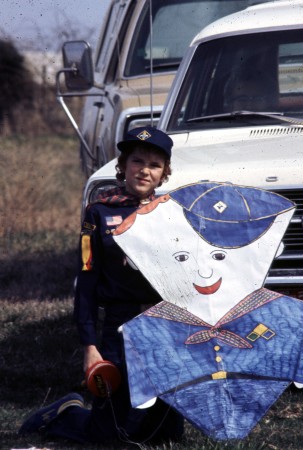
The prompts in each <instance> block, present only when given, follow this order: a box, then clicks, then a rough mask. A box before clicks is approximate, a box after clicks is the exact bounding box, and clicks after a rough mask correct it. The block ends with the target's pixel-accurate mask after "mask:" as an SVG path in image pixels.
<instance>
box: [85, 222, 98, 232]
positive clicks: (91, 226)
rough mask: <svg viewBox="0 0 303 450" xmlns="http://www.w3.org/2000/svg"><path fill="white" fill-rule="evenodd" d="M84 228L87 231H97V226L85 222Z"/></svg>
mask: <svg viewBox="0 0 303 450" xmlns="http://www.w3.org/2000/svg"><path fill="white" fill-rule="evenodd" d="M83 228H84V229H85V230H90V231H94V230H95V229H96V225H93V224H92V223H89V222H84V223H83Z"/></svg>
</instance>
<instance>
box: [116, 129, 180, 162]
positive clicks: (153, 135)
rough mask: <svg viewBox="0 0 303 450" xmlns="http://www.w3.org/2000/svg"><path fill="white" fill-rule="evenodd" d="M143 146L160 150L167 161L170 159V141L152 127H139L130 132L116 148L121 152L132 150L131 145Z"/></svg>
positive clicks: (171, 143) (166, 136)
mask: <svg viewBox="0 0 303 450" xmlns="http://www.w3.org/2000/svg"><path fill="white" fill-rule="evenodd" d="M138 143H140V144H144V145H147V146H149V145H150V146H153V147H157V148H158V149H159V150H162V151H163V152H164V153H165V154H166V156H167V157H168V159H170V158H171V149H172V146H173V141H172V139H171V138H170V137H169V136H168V135H167V134H166V133H164V132H163V131H161V130H157V128H153V127H140V128H134V129H132V130H130V131H129V132H128V133H127V135H126V137H125V139H124V141H121V142H118V144H117V147H118V149H119V150H120V151H121V152H124V151H127V150H129V149H130V148H132V146H133V144H138Z"/></svg>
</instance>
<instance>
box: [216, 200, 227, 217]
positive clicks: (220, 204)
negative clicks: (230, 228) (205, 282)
mask: <svg viewBox="0 0 303 450" xmlns="http://www.w3.org/2000/svg"><path fill="white" fill-rule="evenodd" d="M213 208H214V209H215V210H216V211H217V212H218V213H220V214H222V213H223V212H224V211H225V210H226V208H227V205H226V204H225V203H224V202H221V201H219V202H217V203H216V204H215V205H214V206H213Z"/></svg>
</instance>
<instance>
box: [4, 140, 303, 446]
mask: <svg viewBox="0 0 303 450" xmlns="http://www.w3.org/2000/svg"><path fill="white" fill-rule="evenodd" d="M77 148H78V144H77V141H76V140H75V139H72V138H54V137H48V136H44V137H43V136H42V137H37V138H25V137H22V136H21V137H11V138H5V139H2V145H1V150H0V151H1V158H0V188H1V193H2V196H1V199H0V225H1V226H0V251H1V253H0V448H1V449H3V450H9V449H13V448H14V449H15V448H17V449H21V448H27V449H28V448H31V447H37V448H47V449H51V450H64V449H74V450H78V449H83V448H85V449H86V450H87V449H89V450H94V449H97V448H98V449H108V450H111V449H112V450H114V449H118V450H124V449H128V448H134V446H131V445H129V444H126V443H123V442H118V441H117V442H115V443H113V444H112V445H111V446H109V445H107V446H100V445H99V446H97V445H96V446H93V445H91V446H82V445H77V444H74V443H70V442H62V441H53V440H49V439H43V438H42V437H41V436H39V435H30V436H28V437H19V436H18V435H17V430H18V428H19V426H20V425H21V423H22V421H23V419H24V418H25V417H26V416H27V415H28V414H29V413H30V412H31V411H33V410H36V409H37V408H39V407H41V406H43V405H45V404H48V403H50V402H52V401H54V400H56V399H57V398H58V397H60V396H62V395H65V394H66V393H68V392H71V391H77V392H81V393H82V394H83V395H84V398H85V400H86V402H87V405H88V406H89V404H90V400H91V398H90V394H89V393H88V392H86V391H83V388H82V387H81V381H82V377H83V374H82V352H81V349H80V347H79V345H78V338H77V333H76V330H75V327H74V324H73V321H72V303H73V299H72V297H73V279H74V275H75V266H76V248H77V243H78V232H79V225H80V201H81V194H82V188H83V184H84V178H83V176H82V174H81V171H80V163H79V160H78V152H77ZM302 396H303V392H301V391H300V390H297V389H288V390H287V391H286V392H285V393H284V394H283V395H282V396H281V398H280V399H279V400H278V402H277V403H276V404H275V405H274V406H273V407H272V408H271V409H270V410H269V411H268V413H267V414H266V416H265V417H264V418H263V419H262V420H261V421H260V423H259V424H258V425H257V426H256V427H255V428H254V429H253V430H252V432H251V433H250V435H249V436H248V437H247V438H246V439H243V440H241V441H230V442H216V441H213V440H211V439H209V438H207V437H205V436H204V435H203V434H201V433H200V432H199V431H197V430H195V429H194V428H193V427H192V426H191V425H189V424H186V433H185V437H184V441H183V442H182V443H180V444H162V445H159V446H154V447H151V446H148V445H145V447H144V448H146V449H152V448H153V449H159V450H168V449H172V448H173V449H176V450H206V449H207V450H209V449H213V450H223V449H225V450H259V449H260V450H261V449H268V450H269V449H271V450H276V449H277V450H286V449H296V450H298V449H302V448H303V427H302V424H303V411H302Z"/></svg>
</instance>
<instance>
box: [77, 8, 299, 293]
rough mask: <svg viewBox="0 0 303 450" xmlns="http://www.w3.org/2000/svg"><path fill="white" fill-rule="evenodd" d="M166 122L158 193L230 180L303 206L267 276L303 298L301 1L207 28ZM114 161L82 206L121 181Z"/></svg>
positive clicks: (190, 54) (189, 56)
mask: <svg viewBox="0 0 303 450" xmlns="http://www.w3.org/2000/svg"><path fill="white" fill-rule="evenodd" d="M159 128H161V129H162V130H164V131H166V132H167V133H169V135H170V136H171V137H172V139H173V140H174V148H173V157H172V167H173V174H172V176H171V177H170V180H169V182H168V183H166V184H164V185H163V186H161V188H160V191H159V193H164V192H165V191H168V190H171V189H174V188H176V187H177V186H180V185H184V184H187V183H191V182H195V181H198V180H210V181H230V182H232V183H236V184H243V185H247V186H257V187H262V188H265V189H268V190H271V191H274V192H278V193H280V194H282V195H283V196H285V197H287V198H289V199H291V200H293V201H294V202H295V203H296V204H297V209H296V213H295V215H294V217H293V220H292V222H291V224H290V226H289V228H288V230H287V232H286V234H285V236H284V239H283V243H284V251H283V253H282V255H281V256H279V257H278V258H276V259H275V261H274V263H273V264H272V267H271V270H270V272H269V274H268V277H267V282H266V283H267V286H268V287H271V288H274V289H275V290H280V291H283V292H287V293H289V294H291V295H293V296H296V297H299V298H302V299H303V0H290V1H287V0H286V1H276V2H272V3H265V4H260V5H257V6H252V7H249V8H247V9H246V10H244V11H241V12H238V13H235V14H232V15H229V16H227V17H225V18H222V19H220V20H218V21H216V22H214V23H213V24H211V25H209V26H207V27H206V28H204V29H203V30H202V31H201V32H200V34H198V35H197V36H196V37H195V39H194V40H193V41H192V43H191V45H190V47H189V49H188V50H187V52H186V54H185V57H184V58H183V61H182V63H181V66H180V68H179V70H178V72H177V75H176V77H175V79H174V83H173V86H172V88H171V91H170V93H169V96H168V100H167V102H166V105H165V107H164V110H163V113H162V115H161V118H160V122H159ZM114 166H115V160H114V161H112V162H110V163H108V164H107V165H105V166H104V167H102V168H101V169H100V170H98V171H97V172H95V173H94V174H93V175H92V176H91V177H90V178H89V180H88V182H87V184H86V188H85V192H84V197H83V207H85V205H86V204H87V203H88V202H90V201H94V200H95V199H96V198H97V197H98V193H99V192H100V190H103V189H105V188H106V187H107V186H108V185H112V184H115V183H116V180H115V169H114Z"/></svg>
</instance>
